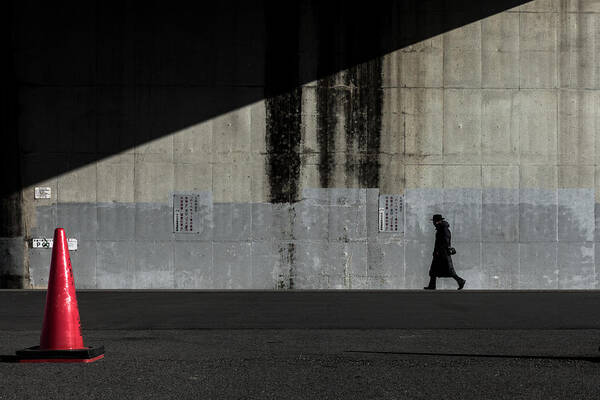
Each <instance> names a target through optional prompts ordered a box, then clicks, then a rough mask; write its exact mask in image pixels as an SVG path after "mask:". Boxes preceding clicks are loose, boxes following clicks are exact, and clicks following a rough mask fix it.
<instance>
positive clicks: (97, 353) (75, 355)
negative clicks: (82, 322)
mask: <svg viewBox="0 0 600 400" xmlns="http://www.w3.org/2000/svg"><path fill="white" fill-rule="evenodd" d="M103 357H104V346H98V347H85V348H83V349H73V350H43V349H40V346H33V347H29V348H27V349H23V350H18V351H17V361H18V362H21V363H41V362H55V363H65V362H70V363H77V362H80V363H90V362H94V361H97V360H99V359H101V358H103Z"/></svg>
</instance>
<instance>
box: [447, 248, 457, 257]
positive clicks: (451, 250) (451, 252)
mask: <svg viewBox="0 0 600 400" xmlns="http://www.w3.org/2000/svg"><path fill="white" fill-rule="evenodd" d="M454 254H456V249H455V248H454V247H448V255H449V256H453V255H454Z"/></svg>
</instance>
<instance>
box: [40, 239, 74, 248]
mask: <svg viewBox="0 0 600 400" xmlns="http://www.w3.org/2000/svg"><path fill="white" fill-rule="evenodd" d="M53 242H54V239H46V238H36V239H33V240H32V241H31V247H33V248H34V249H51V248H52V243H53ZM67 246H68V247H69V251H74V250H77V239H67Z"/></svg>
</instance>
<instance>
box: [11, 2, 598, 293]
mask: <svg viewBox="0 0 600 400" xmlns="http://www.w3.org/2000/svg"><path fill="white" fill-rule="evenodd" d="M312 11H313V10H312V9H311V6H307V5H302V6H299V10H298V13H299V15H301V16H302V18H300V22H298V21H296V22H297V23H296V25H294V24H292V23H291V22H290V21H286V23H288V22H289V28H287V29H289V30H291V31H294V32H300V33H299V34H298V33H297V36H296V39H297V43H296V45H297V48H294V47H292V48H291V50H288V52H289V54H288V53H286V52H283V53H282V54H281V59H282V61H280V64H281V65H279V64H275V65H277V66H279V67H282V68H283V67H285V68H289V69H286V71H287V72H288V73H289V74H290V75H293V76H296V77H297V76H300V77H302V76H318V77H319V79H316V80H313V81H305V82H303V85H302V86H300V87H297V88H295V89H292V90H286V91H273V92H272V93H269V88H272V87H273V86H274V87H278V86H277V85H280V86H281V87H285V82H283V83H281V82H277V83H276V84H273V83H272V82H271V83H270V81H269V79H270V78H269V76H270V75H269V74H268V73H267V74H266V76H261V79H252V78H253V76H254V75H252V71H255V70H260V69H261V67H262V65H261V62H260V57H258V58H257V60H258V61H256V62H254V63H251V64H249V65H243V66H242V65H238V64H237V63H236V64H234V65H230V64H231V63H221V64H220V63H219V58H218V57H217V58H216V59H214V58H213V59H211V61H210V62H211V63H214V64H212V65H214V66H215V70H214V71H216V72H215V73H216V75H213V76H212V77H208V78H207V79H208V80H207V82H206V83H205V82H203V81H202V82H200V81H195V80H194V79H200V78H201V77H196V78H194V74H193V70H190V71H188V70H179V69H178V68H183V67H182V65H185V64H184V63H181V62H176V61H173V60H171V59H170V58H169V54H166V55H163V56H162V57H160V58H157V59H152V60H151V61H153V62H156V63H158V65H159V66H157V67H156V70H154V71H155V73H156V74H155V75H151V76H145V75H142V76H140V77H139V79H140V81H143V82H145V83H144V84H141V85H138V84H137V83H136V79H137V78H135V76H136V75H135V71H136V68H141V70H142V71H145V70H144V69H143V67H139V65H138V64H136V63H137V62H141V63H144V62H145V61H147V60H141V61H140V60H135V59H130V58H128V57H127V55H126V54H127V52H126V50H127V49H128V47H127V46H128V44H127V43H130V42H129V40H130V39H131V40H132V42H131V43H130V44H132V43H135V41H134V40H133V39H134V38H131V37H128V36H126V35H125V36H124V39H125V41H124V42H120V43H121V44H122V47H119V48H117V49H112V52H110V51H108V53H107V50H108V49H106V48H102V46H100V50H102V51H99V52H96V53H95V56H96V57H98V60H99V61H97V63H96V65H97V67H98V68H100V72H104V73H105V74H106V75H103V76H104V78H106V82H105V83H103V84H98V82H97V81H96V82H94V84H93V85H90V84H87V83H85V82H87V78H86V76H82V74H83V75H85V74H86V70H85V68H79V67H77V63H78V62H81V60H79V61H78V60H74V63H75V64H74V65H73V70H72V71H71V72H72V74H71V75H72V77H70V78H69V79H67V81H68V82H69V84H68V85H65V84H64V81H61V82H59V83H58V84H57V83H56V82H54V83H52V82H48V79H46V78H45V76H46V75H44V73H45V72H44V71H45V70H44V69H43V68H40V69H37V68H36V67H35V64H34V63H32V62H31V63H30V64H31V65H30V68H31V70H26V71H25V72H24V74H25V75H27V76H28V77H29V78H31V79H33V80H35V79H40V80H41V81H44V82H45V84H43V85H39V86H36V85H34V86H26V87H22V88H21V89H20V92H19V94H20V103H21V105H22V110H21V118H20V125H19V129H20V133H21V135H22V143H21V146H22V149H24V150H23V171H22V174H23V177H24V181H26V182H30V183H31V184H30V185H29V186H28V187H26V188H25V189H24V190H23V197H24V205H25V208H26V212H25V215H26V218H27V223H26V226H27V235H26V236H27V237H28V238H33V237H51V236H52V232H53V229H54V228H55V227H57V226H62V227H64V228H65V229H66V230H67V234H68V236H69V237H74V238H77V239H78V241H79V249H78V250H77V251H75V252H73V253H72V258H73V265H74V269H75V279H76V281H77V286H78V287H81V288H209V289H213V288H214V289H223V288H230V289H242V288H252V289H317V288H352V289H355V288H356V289H403V288H420V287H422V286H423V285H424V284H425V283H426V280H427V270H428V267H429V263H430V262H431V260H430V258H431V251H432V247H433V235H434V232H433V227H432V226H431V224H430V222H429V221H428V220H429V218H430V217H431V214H433V213H442V214H444V215H445V216H446V218H447V219H448V221H449V222H450V225H451V229H452V232H453V241H454V245H455V247H456V248H457V251H458V254H457V255H456V256H455V266H456V269H457V271H458V273H459V274H460V275H462V276H464V277H465V278H466V279H467V280H468V286H467V287H468V288H473V289H599V288H600V282H599V279H598V276H599V275H600V257H598V258H597V257H595V255H596V252H597V251H599V250H600V247H596V246H595V243H596V241H597V240H598V239H597V238H600V235H596V234H595V232H596V230H597V225H598V223H599V222H598V221H600V218H598V217H597V215H600V214H598V212H597V211H596V210H600V208H599V206H598V204H600V201H599V200H598V199H599V197H598V193H600V191H599V190H598V189H600V187H599V186H598V182H600V180H598V179H597V176H600V175H598V174H599V172H600V170H599V166H600V164H599V160H600V150H596V149H597V148H598V143H600V142H597V140H600V139H597V138H599V137H600V136H599V134H600V67H599V66H600V2H598V1H593V0H587V1H584V0H580V1H558V0H536V1H532V2H529V3H527V4H524V5H522V6H520V7H517V8H513V9H510V10H507V11H504V12H501V13H499V14H496V15H492V16H489V17H486V18H482V19H476V20H475V21H474V22H470V23H468V24H465V25H461V26H459V27H456V28H455V29H451V30H449V31H448V32H445V33H443V34H439V35H432V36H431V37H428V38H426V39H423V40H418V41H417V40H415V41H414V43H411V44H410V45H406V46H402V47H400V48H397V49H393V51H390V52H388V53H386V54H384V55H382V56H379V57H376V58H374V59H369V60H365V61H364V62H362V63H360V64H357V65H352V66H347V67H345V68H343V69H342V70H340V71H338V72H337V73H334V74H328V75H326V76H323V75H322V74H318V73H317V74H313V75H311V72H310V69H311V68H315V69H319V68H321V69H324V68H326V67H327V65H326V66H323V65H321V64H322V63H319V62H317V63H316V64H315V63H310V62H307V61H306V60H311V59H316V60H322V59H324V57H326V56H325V55H326V54H341V56H340V57H342V58H343V55H344V54H346V53H348V52H350V53H351V50H348V48H349V47H347V44H344V43H341V44H340V40H336V36H335V35H334V36H333V39H331V40H325V39H322V38H323V37H326V38H331V37H330V36H327V35H326V33H327V32H328V31H327V29H331V30H333V31H335V30H336V27H338V26H341V24H344V23H347V22H348V21H345V22H344V21H341V22H340V21H337V20H336V19H335V18H333V19H331V20H330V22H331V24H332V27H331V28H327V26H328V24H326V23H325V22H324V20H321V19H320V18H323V19H326V18H327V17H328V16H327V15H316V16H315V14H314V13H312ZM393 11H396V12H399V13H401V12H404V10H393ZM446 11H447V10H446ZM453 11H457V10H453ZM458 11H460V10H458ZM463 12H465V11H463ZM446 14H447V13H446ZM446 14H443V13H433V14H431V17H432V18H434V17H435V16H436V15H437V16H440V15H442V16H443V17H444V18H446V17H447V15H446ZM333 16H335V14H334V15H333ZM256 18H257V19H256V20H255V21H254V22H256V23H257V24H258V23H260V22H261V21H262V20H261V18H266V20H269V15H268V13H267V15H266V16H261V15H258V16H256ZM227 21H229V20H224V21H220V22H219V23H223V24H225V25H227V24H226V22H227ZM243 21H246V22H244V23H246V24H251V23H253V22H252V21H253V20H246V19H244V20H243ZM257 21H258V22H257ZM229 22H231V23H232V24H233V25H232V26H233V27H235V26H237V25H236V24H241V25H240V26H243V23H242V22H241V20H237V22H236V20H234V21H233V22H232V21H229ZM263 22H264V21H263ZM328 23H329V22H328ZM227 26H229V25H227ZM394 27H395V28H394V29H395V32H396V34H397V35H399V36H402V37H413V36H414V37H418V34H417V33H418V31H419V29H420V28H419V27H418V24H417V25H416V26H415V25H410V24H400V25H398V24H397V25H394ZM240 32H241V33H239V35H238V36H237V37H238V38H239V37H242V36H244V35H243V33H244V31H243V29H241V28H240ZM102 33H103V34H106V35H108V34H109V33H110V32H108V33H107V32H102ZM111 34H115V35H117V36H118V35H119V34H122V32H118V31H117V32H112V33H111ZM266 34H267V35H268V32H267V33H266ZM365 35H367V38H368V39H373V38H375V36H373V37H371V36H369V34H368V33H365ZM160 37H161V36H160V34H159V35H157V39H156V40H158V41H160V40H161V39H160ZM320 38H321V39H320ZM338 39H341V38H338ZM178 40H180V42H181V43H185V40H186V36H185V35H183V36H181V37H180V38H179V39H178ZM319 40H320V42H319V43H320V44H319V46H318V48H317V50H316V53H315V54H313V53H311V52H312V51H313V50H314V49H313V48H311V46H310V44H311V42H313V41H319ZM100 42H101V41H100ZM123 43H124V44H123ZM174 43H175V44H173V46H175V47H177V46H183V45H182V44H180V43H179V42H174ZM178 43H179V44H178ZM236 43H237V42H236ZM252 43H261V42H256V41H254V42H253V38H248V41H247V42H239V43H238V44H239V46H237V45H236V46H237V47H235V48H236V49H237V50H236V51H239V52H244V51H248V48H252V47H251V46H252ZM269 43H271V44H273V43H272V42H269V41H268V40H267V46H266V47H265V48H262V47H260V46H259V48H256V47H254V48H252V49H253V51H255V52H256V53H257V54H266V57H267V58H268V57H269V54H270V53H269V52H272V51H273V50H272V47H270V46H269ZM406 43H409V41H407V42H406ZM290 46H292V45H290ZM345 46H346V47H345ZM350 47H351V46H350ZM229 48H231V47H229ZM120 51H123V54H125V55H123V54H121V53H120ZM198 51H201V50H198ZM115 52H116V53H117V55H116V56H115ZM134 52H135V50H134ZM105 53H107V54H105ZM111 54H112V55H111ZM174 54H177V53H176V52H175V53H174ZM299 54H300V56H298V55H299ZM27 55H28V53H27V52H23V53H22V54H21V57H24V58H25V59H26V60H27ZM92 56H94V54H92V55H90V57H92ZM110 57H117V60H120V59H121V58H122V60H123V63H121V64H119V63H115V64H114V65H112V66H110V67H111V68H107V64H106V63H105V61H104V60H105V59H110ZM134 58H135V57H134ZM215 60H216V61H215ZM286 60H288V61H286ZM29 61H34V60H29ZM334 61H335V60H334ZM332 62H333V61H332ZM161 63H162V64H161ZM27 65H29V64H27ZM160 65H163V66H162V67H160ZM103 68H106V69H103ZM119 68H120V69H119ZM267 69H268V68H267ZM324 70H326V69H324ZM150 71H152V69H151V70H150ZM214 71H213V72H214ZM66 72H69V71H65V75H64V76H67V74H66ZM96 72H98V71H96ZM267 72H268V71H267ZM163 73H164V75H162V74H163ZM221 74H222V76H221ZM259 75H260V74H259ZM50 76H53V75H52V74H50ZM132 76H133V77H134V78H131V77H132ZM179 76H181V77H182V78H181V81H178V80H177V79H175V80H173V79H174V77H179ZM107 77H108V78H107ZM115 77H116V81H115V80H114V79H115ZM124 77H126V78H124ZM80 78H81V79H80ZM221 78H222V79H221ZM61 79H62V78H61ZM65 79H66V78H65ZM79 79H80V80H81V81H82V82H84V83H82V84H81V83H78V82H77V81H78V80H79ZM119 79H124V80H125V81H126V82H127V83H126V84H123V83H122V81H119ZM131 79H133V80H131ZM50 80H51V79H50ZM200 80H201V79H200ZM148 82H150V83H151V84H149V83H148ZM190 82H193V84H191V83H190ZM132 83H133V84H132ZM233 92H235V93H236V94H235V95H231V93H233ZM207 93H208V94H209V95H208V96H207ZM227 96H234V97H236V98H240V99H246V100H244V101H240V102H239V106H238V107H235V108H229V109H227V110H226V111H223V112H218V113H212V114H211V115H207V114H206V112H205V109H206V108H210V107H211V103H212V102H215V103H219V102H220V101H222V99H223V98H225V97H227ZM264 97H266V100H265V99H264ZM198 99H204V100H203V102H201V101H200V100H198ZM206 99H209V100H206ZM165 109H168V110H169V112H171V114H173V110H176V113H177V118H179V119H178V121H179V120H180V121H185V122H187V121H193V120H194V119H195V120H196V122H195V123H189V124H186V123H183V122H182V123H180V124H179V125H178V127H177V128H176V129H175V128H173V127H171V126H169V124H166V123H164V121H163V119H161V112H163V111H164V110H165ZM139 110H143V112H140V111H139ZM203 113H204V114H203ZM198 115H203V116H204V117H199V116H198ZM171 118H175V117H174V116H173V115H171ZM163 128H164V129H165V130H167V131H168V134H164V135H161V136H160V137H156V136H155V135H153V134H152V132H153V131H154V130H157V129H163ZM130 130H131V131H135V132H136V134H140V132H143V133H144V132H145V133H146V134H147V135H148V136H147V137H148V138H149V140H133V141H132V142H131V143H132V145H131V146H129V145H127V143H126V142H127V141H128V140H130V136H129V135H128V133H129V132H130ZM46 131H47V132H49V135H48V136H47V137H46V136H44V135H40V132H46ZM114 131H116V132H120V133H121V134H120V135H111V133H112V132H114ZM73 137H78V138H82V137H83V138H85V137H89V140H78V141H74V140H73ZM105 139H106V140H109V141H115V140H116V141H122V142H123V143H125V144H123V145H122V146H121V147H120V148H122V150H121V151H119V152H118V153H116V154H115V152H106V153H103V152H102V149H103V148H104V149H106V148H114V146H113V147H110V146H111V145H112V144H111V143H106V141H105ZM119 143H121V142H119ZM65 148H66V149H68V153H67V154H68V157H66V158H65V157H64V153H63V152H61V151H64V149H65ZM57 149H58V150H57ZM59 150H60V151H59ZM99 155H100V156H99ZM63 163H67V164H68V163H71V165H73V166H77V167H76V168H63V167H62V166H61V165H62V164H63ZM40 169H43V170H56V171H57V173H55V174H47V175H45V177H44V179H35V176H36V173H38V171H39V170H40ZM35 186H48V187H51V188H52V193H53V197H52V199H50V200H35V199H33V190H34V187H35ZM178 192H197V193H200V194H201V196H202V199H204V200H203V201H205V204H206V207H205V209H204V213H203V215H202V218H203V224H202V231H201V232H200V233H198V234H174V233H173V227H172V212H173V210H172V204H171V203H172V195H173V193H178ZM379 194H397V195H401V196H402V198H403V200H404V207H403V212H402V218H401V219H402V223H401V231H402V232H401V233H399V234H391V233H383V232H378V230H377V222H378V221H377V219H378V195H379ZM27 256H28V257H27V258H28V260H29V272H30V276H31V278H30V279H31V285H32V286H33V287H44V286H45V285H46V282H47V273H48V265H49V261H50V260H49V258H50V252H49V251H48V250H38V249H29V250H28V254H27ZM440 287H442V288H453V287H454V283H453V282H451V281H449V282H441V283H440Z"/></svg>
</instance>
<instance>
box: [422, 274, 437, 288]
mask: <svg viewBox="0 0 600 400" xmlns="http://www.w3.org/2000/svg"><path fill="white" fill-rule="evenodd" d="M435 280H436V278H435V275H432V274H429V285H427V286H425V287H424V288H423V289H435Z"/></svg>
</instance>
